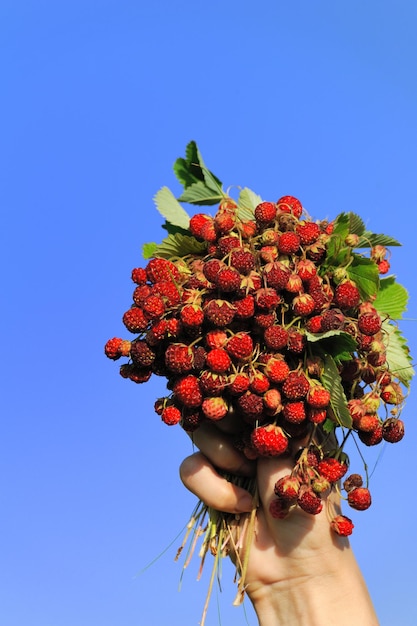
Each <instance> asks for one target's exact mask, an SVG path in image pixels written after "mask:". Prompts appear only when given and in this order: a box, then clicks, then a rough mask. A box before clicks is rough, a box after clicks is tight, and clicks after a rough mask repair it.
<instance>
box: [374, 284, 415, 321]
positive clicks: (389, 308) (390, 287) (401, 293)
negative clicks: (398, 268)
mask: <svg viewBox="0 0 417 626" xmlns="http://www.w3.org/2000/svg"><path fill="white" fill-rule="evenodd" d="M407 303H408V291H407V290H406V288H405V287H403V286H402V285H400V284H399V283H397V282H396V280H395V276H387V277H386V278H382V279H381V280H380V282H379V291H378V295H377V297H376V300H375V301H374V302H373V305H374V307H375V308H376V309H377V310H378V311H379V312H380V313H383V314H385V315H389V316H390V318H391V319H394V320H399V319H401V318H402V316H403V313H404V312H405V311H406V310H407Z"/></svg>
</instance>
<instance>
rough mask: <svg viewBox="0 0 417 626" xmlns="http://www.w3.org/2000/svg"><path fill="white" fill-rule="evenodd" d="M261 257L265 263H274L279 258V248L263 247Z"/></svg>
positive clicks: (260, 251)
mask: <svg viewBox="0 0 417 626" xmlns="http://www.w3.org/2000/svg"><path fill="white" fill-rule="evenodd" d="M259 256H260V258H261V259H262V261H265V263H273V262H274V261H276V260H277V258H278V256H279V252H278V248H277V247H276V246H262V248H261V249H260V250H259Z"/></svg>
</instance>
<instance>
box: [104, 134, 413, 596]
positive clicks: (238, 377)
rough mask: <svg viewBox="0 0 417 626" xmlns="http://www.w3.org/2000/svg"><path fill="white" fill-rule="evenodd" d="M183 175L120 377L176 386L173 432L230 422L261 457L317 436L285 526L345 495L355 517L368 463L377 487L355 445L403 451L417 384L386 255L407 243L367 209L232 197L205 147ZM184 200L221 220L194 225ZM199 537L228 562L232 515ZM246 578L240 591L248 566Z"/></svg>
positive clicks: (202, 524)
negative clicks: (412, 387) (325, 209)
mask: <svg viewBox="0 0 417 626" xmlns="http://www.w3.org/2000/svg"><path fill="white" fill-rule="evenodd" d="M174 171H175V173H176V175H177V177H178V179H179V180H180V182H181V183H182V185H183V187H184V192H183V194H182V195H181V197H180V198H179V199H178V200H177V199H176V198H175V197H174V195H173V194H172V193H171V191H170V190H169V189H168V188H166V187H164V188H162V189H161V190H160V191H159V192H158V193H157V195H156V197H155V202H156V206H157V208H158V210H159V211H160V213H161V214H162V215H163V216H164V217H165V219H166V223H165V225H164V228H165V229H166V231H167V237H166V238H165V239H164V240H163V241H162V243H160V244H146V245H145V246H144V249H143V252H144V257H145V258H146V259H147V262H146V264H145V267H138V268H135V269H133V271H132V280H133V282H134V283H135V289H134V291H133V304H132V306H131V307H130V308H129V309H128V310H127V311H126V312H125V313H124V315H123V322H124V325H125V326H126V329H127V330H128V331H129V332H130V333H132V334H133V335H135V337H134V338H133V339H132V340H126V339H122V338H113V339H110V340H109V341H108V342H107V343H106V346H105V353H106V355H107V356H108V357H109V358H110V359H114V360H116V359H119V358H120V357H126V358H127V362H125V363H124V364H123V365H121V367H120V374H121V375H122V377H123V378H127V379H130V380H132V381H134V382H136V383H144V382H146V381H148V380H149V378H150V377H151V376H152V374H155V375H157V376H163V377H165V378H166V379H167V389H168V390H169V391H168V393H167V395H166V397H164V398H159V399H158V400H157V401H156V404H155V410H156V413H157V414H158V415H159V416H160V418H161V419H162V421H163V422H165V424H168V425H174V424H179V425H180V426H181V427H182V428H183V429H184V430H186V431H188V432H192V431H195V429H197V428H199V426H200V424H201V423H202V422H204V421H207V420H210V421H212V422H218V421H219V420H223V419H225V418H226V417H227V416H229V415H230V414H231V413H233V414H234V418H235V421H236V420H237V423H238V424H239V428H238V432H237V433H236V437H235V444H236V446H237V447H238V448H239V449H240V450H241V451H243V453H244V454H245V455H247V457H248V458H250V459H256V458H258V457H260V456H279V455H282V454H284V453H286V452H287V451H288V449H289V446H290V443H291V440H292V439H295V438H296V439H298V440H303V441H305V442H306V444H305V447H304V448H303V449H302V450H301V451H299V452H298V454H297V456H296V457H295V458H294V466H293V469H292V471H291V473H289V474H288V475H287V476H284V477H283V478H281V479H280V480H279V481H278V482H277V483H276V485H275V496H276V497H275V498H274V499H273V501H272V504H271V506H270V511H269V512H270V514H271V515H272V516H274V517H277V518H282V517H285V516H287V515H290V514H291V510H292V509H293V508H295V507H301V509H303V510H304V511H306V512H307V513H310V514H312V515H315V514H317V513H319V512H320V511H321V510H322V507H323V498H324V497H325V496H327V495H328V494H329V492H330V491H332V490H336V489H339V490H340V489H341V486H342V488H343V490H344V492H345V499H346V500H347V502H348V504H349V505H350V506H351V507H353V508H354V509H357V510H364V509H367V508H368V507H369V506H370V504H371V494H370V491H369V484H368V482H369V481H368V475H367V472H366V464H365V463H364V468H365V471H364V474H365V475H364V476H362V475H361V474H359V473H351V474H349V459H348V456H347V454H346V453H345V452H344V446H345V443H346V441H347V440H348V439H349V438H354V439H355V442H356V444H357V447H358V448H359V449H360V448H361V447H362V446H365V447H366V446H375V445H378V444H379V443H381V442H383V441H386V442H390V443H395V442H398V441H400V440H401V439H402V437H403V435H404V423H403V421H402V420H401V419H400V413H401V409H402V408H403V405H404V400H405V397H406V393H407V391H408V388H409V383H410V380H411V378H412V376H413V374H414V371H413V368H412V365H411V358H410V355H409V350H408V347H407V344H406V341H405V339H404V337H403V336H402V333H401V331H400V329H399V328H398V325H397V322H396V320H398V319H400V318H401V317H402V314H403V312H404V311H405V308H406V304H407V297H408V294H407V291H406V290H405V289H404V287H402V286H401V285H399V284H398V283H397V282H396V279H395V277H394V276H392V275H388V272H389V268H390V263H389V256H388V251H387V246H397V245H399V244H398V242H397V241H396V240H394V239H392V238H391V237H388V236H386V235H379V234H374V233H372V232H370V231H368V230H366V228H365V226H364V223H363V221H362V219H361V218H360V217H359V216H358V215H356V214H354V213H341V214H340V215H338V216H337V217H336V218H335V219H333V220H332V221H330V222H329V221H327V220H313V219H312V218H311V217H310V216H309V215H308V214H307V213H306V212H305V210H304V209H303V207H302V204H301V203H300V201H299V200H298V199H296V198H294V197H292V196H283V197H281V198H280V199H279V200H278V201H276V202H275V201H272V202H271V201H263V200H262V199H261V198H260V197H259V196H258V195H257V194H255V193H254V192H252V191H251V190H249V189H247V188H243V189H241V190H240V191H239V194H238V197H237V199H232V198H231V197H229V195H228V194H227V193H226V192H224V191H223V188H222V184H221V182H220V181H219V179H218V178H217V177H216V176H214V174H212V173H211V172H210V171H209V170H208V169H207V168H206V167H205V165H204V163H203V160H202V158H201V155H200V152H199V150H198V148H197V146H196V144H195V143H194V142H191V143H190V144H189V145H188V146H187V149H186V157H185V159H182V158H181V159H178V160H177V161H176V162H175V165H174ZM180 202H184V203H188V204H194V205H217V210H216V212H215V214H214V215H210V214H206V213H196V214H194V215H193V216H192V217H191V218H190V217H189V216H188V214H187V213H186V212H185V210H184V209H183V207H182V206H181V204H180ZM366 251H368V254H365V252H366ZM229 479H230V480H233V477H229ZM246 486H247V487H248V488H251V486H250V485H246ZM207 513H208V516H207V517H208V521H207V522H206V521H205V520H206V519H207V518H206V514H207ZM330 525H331V528H332V529H333V530H334V531H335V532H336V533H338V534H340V535H349V534H350V533H351V532H352V528H353V524H352V521H351V520H350V519H349V518H348V517H346V516H344V515H336V516H334V517H333V518H331V520H330ZM192 528H194V532H195V534H196V536H197V535H198V534H200V533H203V535H204V540H203V548H202V551H201V553H202V555H203V557H204V556H205V553H206V552H207V551H208V550H212V552H213V553H214V554H216V558H219V556H222V555H223V554H225V553H227V551H228V541H227V534H228V532H229V531H230V529H231V521H230V516H226V515H222V514H221V513H219V512H214V511H207V508H206V507H204V505H203V504H202V503H200V504H199V505H198V507H197V509H196V512H195V514H194V516H193V518H192V523H190V526H189V530H190V532H191V529H192ZM248 536H250V533H248ZM238 569H239V573H240V576H241V578H240V589H241V590H242V589H243V585H244V572H245V564H244V563H243V564H242V563H238Z"/></svg>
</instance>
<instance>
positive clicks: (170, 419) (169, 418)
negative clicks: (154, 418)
mask: <svg viewBox="0 0 417 626" xmlns="http://www.w3.org/2000/svg"><path fill="white" fill-rule="evenodd" d="M161 419H162V421H163V422H164V424H167V425H168V426H175V424H179V422H180V421H181V411H180V410H179V409H177V407H175V406H167V407H165V409H164V410H163V411H162V413H161Z"/></svg>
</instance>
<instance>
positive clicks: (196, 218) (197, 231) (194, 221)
mask: <svg viewBox="0 0 417 626" xmlns="http://www.w3.org/2000/svg"><path fill="white" fill-rule="evenodd" d="M208 222H209V223H211V224H212V223H213V218H212V217H211V216H210V215H205V214H204V213H196V214H195V215H193V216H192V218H191V219H190V231H191V234H192V235H194V237H198V238H199V239H202V234H201V233H202V230H203V226H205V225H206V224H207V223H208Z"/></svg>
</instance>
